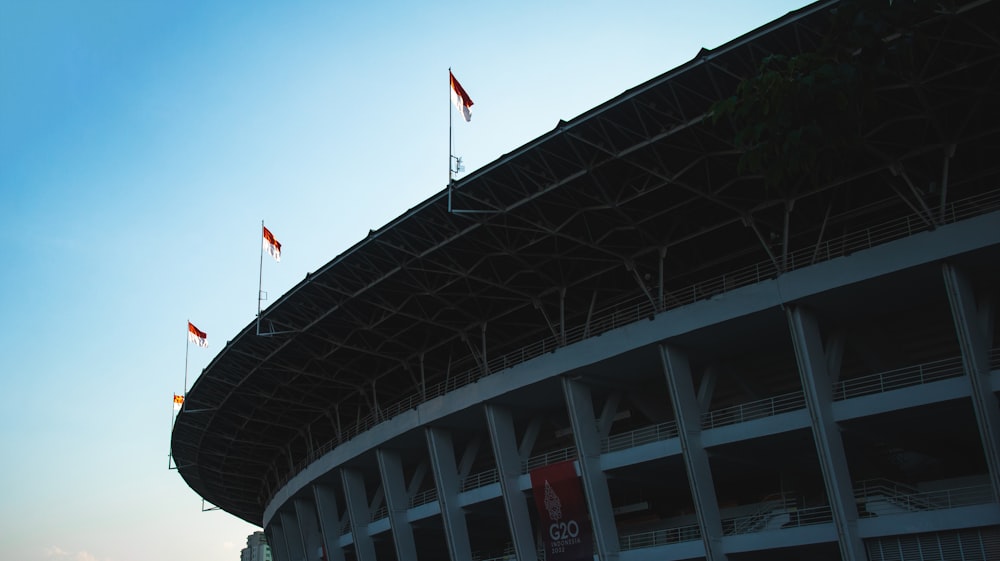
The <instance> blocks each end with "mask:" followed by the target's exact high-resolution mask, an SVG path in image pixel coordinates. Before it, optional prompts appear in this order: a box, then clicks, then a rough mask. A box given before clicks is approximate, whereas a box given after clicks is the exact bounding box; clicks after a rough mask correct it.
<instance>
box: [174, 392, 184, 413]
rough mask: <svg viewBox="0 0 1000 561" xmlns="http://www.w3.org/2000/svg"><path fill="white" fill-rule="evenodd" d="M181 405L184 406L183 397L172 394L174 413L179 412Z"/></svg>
mask: <svg viewBox="0 0 1000 561" xmlns="http://www.w3.org/2000/svg"><path fill="white" fill-rule="evenodd" d="M181 405H184V396H183V395H177V394H174V411H180V410H181Z"/></svg>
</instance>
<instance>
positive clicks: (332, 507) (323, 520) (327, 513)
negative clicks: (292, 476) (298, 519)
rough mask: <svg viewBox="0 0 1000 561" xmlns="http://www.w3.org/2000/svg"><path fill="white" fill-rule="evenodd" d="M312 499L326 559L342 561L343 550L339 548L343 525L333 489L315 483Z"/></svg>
mask: <svg viewBox="0 0 1000 561" xmlns="http://www.w3.org/2000/svg"><path fill="white" fill-rule="evenodd" d="M313 499H315V501H316V518H317V519H318V520H319V528H320V533H321V534H322V535H323V547H324V548H325V549H326V559H327V561H344V550H343V548H341V547H340V529H341V528H342V527H343V524H342V523H341V519H340V509H339V507H338V506H337V494H336V492H335V491H334V490H333V487H330V486H328V485H324V484H322V483H316V484H314V485H313Z"/></svg>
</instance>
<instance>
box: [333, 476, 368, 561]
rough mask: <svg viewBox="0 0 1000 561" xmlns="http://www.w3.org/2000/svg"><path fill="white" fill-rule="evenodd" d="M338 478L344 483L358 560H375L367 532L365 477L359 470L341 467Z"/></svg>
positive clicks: (345, 500) (345, 499) (345, 498)
mask: <svg viewBox="0 0 1000 561" xmlns="http://www.w3.org/2000/svg"><path fill="white" fill-rule="evenodd" d="M340 480H341V483H343V485H344V502H346V503H347V513H348V517H349V518H350V520H351V536H352V537H353V538H354V550H355V553H357V558H358V561H376V559H375V544H374V543H373V542H372V537H371V536H370V535H369V534H368V522H369V521H370V519H371V511H369V509H368V494H367V493H366V492H365V478H364V474H362V473H361V471H360V470H358V469H354V468H343V469H341V470H340Z"/></svg>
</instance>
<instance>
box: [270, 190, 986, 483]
mask: <svg viewBox="0 0 1000 561" xmlns="http://www.w3.org/2000/svg"><path fill="white" fill-rule="evenodd" d="M997 209H1000V189H998V190H996V191H992V192H988V193H983V194H980V195H977V196H974V197H970V198H967V199H963V200H961V201H955V202H952V203H949V204H948V205H947V206H946V207H945V209H943V211H942V212H941V213H940V217H941V220H940V221H939V225H943V224H950V223H954V222H957V221H959V220H962V219H965V218H970V217H973V216H978V215H981V214H986V213H988V212H992V211H994V210H997ZM933 227H936V226H932V225H930V224H928V223H927V222H926V221H925V220H924V218H922V217H920V216H917V215H909V216H904V217H901V218H897V219H894V220H890V221H887V222H885V223H882V224H879V225H876V226H871V227H868V228H864V229H862V230H859V231H856V232H852V233H848V234H845V235H843V236H839V237H836V238H831V239H829V240H827V241H824V242H822V243H820V244H818V245H817V246H812V247H807V248H802V249H799V250H796V251H792V252H789V253H788V254H787V255H785V256H784V257H782V261H783V267H782V268H781V271H780V272H788V271H792V270H795V269H799V268H802V267H806V266H810V265H814V264H816V263H818V262H821V261H827V260H830V259H833V258H836V257H842V256H845V255H850V254H851V253H854V252H857V251H861V250H865V249H870V248H872V247H874V246H876V245H880V244H883V243H887V242H890V241H894V240H897V239H901V238H904V237H907V236H910V235H913V234H916V233H919V232H923V231H928V230H931V229H932V228H933ZM778 274H779V268H778V266H777V265H776V263H775V262H774V261H764V262H760V263H755V264H752V265H748V266H745V267H741V268H739V269H736V270H734V271H730V272H728V273H726V274H723V275H720V276H718V277H715V278H711V279H707V280H703V281H700V282H697V283H694V284H692V285H690V286H688V287H687V288H684V289H680V290H671V291H669V292H665V293H664V299H663V301H661V302H660V303H659V305H656V304H655V303H654V302H653V301H651V300H650V299H649V298H648V297H647V296H646V295H645V294H639V295H636V296H635V297H634V298H632V299H629V300H624V301H622V302H620V303H618V304H616V305H615V306H613V307H609V308H604V309H602V310H598V311H597V312H596V313H595V314H594V316H593V319H592V321H590V323H589V324H588V325H582V326H577V327H574V328H570V329H567V330H566V332H565V334H564V335H558V336H555V335H553V336H549V337H546V338H544V339H542V340H540V341H538V342H536V343H533V344H530V345H526V346H524V347H522V348H520V349H518V350H516V351H513V352H510V353H507V354H504V355H501V356H498V357H495V358H493V359H492V360H489V361H488V362H487V363H486V364H485V365H479V366H476V367H473V368H469V369H467V370H465V371H463V372H461V373H460V374H459V375H457V376H448V377H446V379H445V380H443V381H441V382H438V383H436V384H433V385H431V386H429V387H427V388H425V389H423V390H422V391H419V392H417V393H414V394H412V395H410V396H408V397H406V398H403V399H402V400H400V401H397V402H394V403H391V404H389V405H388V406H386V407H383V408H379V409H378V410H376V411H373V412H372V413H370V414H368V415H366V416H365V417H362V418H361V419H359V420H358V422H357V423H356V424H354V425H353V426H350V427H348V428H346V429H344V430H342V431H341V433H340V435H339V437H338V438H336V439H334V440H331V441H330V442H327V443H325V444H323V445H321V446H318V447H316V448H315V449H313V451H312V452H311V453H310V454H308V456H307V457H306V458H304V459H303V460H302V461H300V462H298V463H296V464H295V465H294V467H293V468H292V469H291V470H290V471H289V472H288V473H286V474H284V475H283V476H279V477H278V478H277V482H276V486H275V488H274V489H273V490H272V491H271V495H272V496H273V493H274V492H276V491H277V489H280V488H281V487H283V486H284V485H285V484H286V483H287V482H288V481H289V480H290V479H291V478H292V477H293V476H294V475H295V474H297V473H299V472H300V471H302V470H303V469H305V467H306V466H308V465H309V464H311V463H312V462H313V461H315V460H316V459H318V458H320V457H321V456H323V455H324V454H326V453H327V452H329V451H331V450H333V449H334V448H336V447H337V446H339V445H340V444H341V443H343V442H346V441H348V440H350V439H352V438H354V437H355V436H357V435H359V434H361V433H363V432H366V431H368V430H369V429H371V428H372V427H374V426H375V425H377V424H379V423H382V422H384V421H386V420H388V419H390V418H392V417H395V416H396V415H399V414H400V413H403V412H405V411H408V410H410V409H414V408H416V407H417V406H418V405H420V404H421V403H424V402H426V401H429V400H431V399H434V398H437V397H440V396H443V395H445V394H447V393H449V392H451V391H453V390H456V389H458V388H460V387H463V386H467V385H469V384H472V383H474V382H476V381H477V380H479V379H481V378H483V377H485V376H488V375H490V374H492V373H496V372H500V371H503V370H506V369H508V368H511V367H513V366H516V365H519V364H522V363H524V362H526V361H528V360H531V359H533V358H536V357H539V356H542V355H544V354H545V353H548V352H551V351H554V350H556V349H558V348H561V347H564V346H567V345H570V344H573V343H577V342H580V341H582V340H584V339H587V338H590V337H594V336H596V335H600V334H602V333H605V332H608V331H611V330H614V329H617V328H619V327H622V326H625V325H629V324H632V323H635V322H638V321H640V320H643V319H649V318H651V317H653V316H654V315H656V314H657V313H661V312H664V311H667V310H671V309H674V308H678V307H681V306H685V305H688V304H692V303H694V302H697V301H699V300H704V299H707V298H711V297H713V296H716V295H718V294H721V293H724V292H727V291H730V290H734V289H736V288H740V287H743V286H748V285H752V284H757V283H759V282H761V281H764V280H768V279H773V278H775V277H777V276H778Z"/></svg>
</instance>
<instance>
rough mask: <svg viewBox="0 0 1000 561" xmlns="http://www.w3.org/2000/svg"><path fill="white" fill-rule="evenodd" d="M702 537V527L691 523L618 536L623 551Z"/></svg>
mask: <svg viewBox="0 0 1000 561" xmlns="http://www.w3.org/2000/svg"><path fill="white" fill-rule="evenodd" d="M700 539H701V528H699V527H698V525H697V524H691V525H688V526H680V527H677V528H664V529H660V530H650V531H648V532H640V533H636V534H628V535H623V536H618V543H619V547H620V548H621V550H622V551H628V550H630V549H641V548H644V547H655V546H658V545H667V544H672V543H680V542H687V541H693V540H700Z"/></svg>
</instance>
